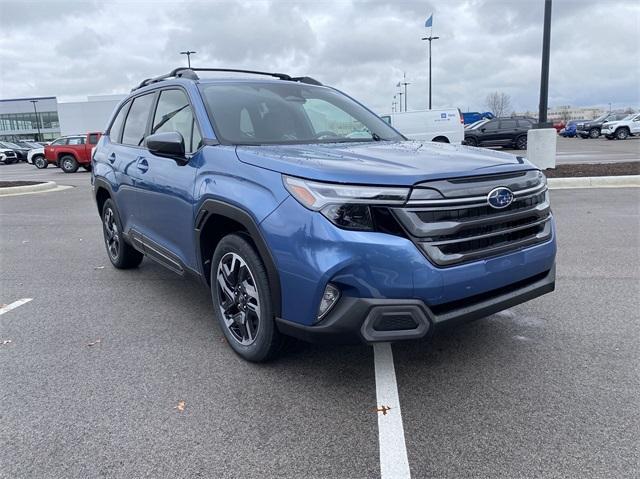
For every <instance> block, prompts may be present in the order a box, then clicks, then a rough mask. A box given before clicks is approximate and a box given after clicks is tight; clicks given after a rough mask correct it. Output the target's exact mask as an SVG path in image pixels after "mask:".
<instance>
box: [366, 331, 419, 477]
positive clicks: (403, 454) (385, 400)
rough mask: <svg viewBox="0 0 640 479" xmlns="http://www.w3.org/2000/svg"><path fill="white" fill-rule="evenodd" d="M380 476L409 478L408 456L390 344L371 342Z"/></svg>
mask: <svg viewBox="0 0 640 479" xmlns="http://www.w3.org/2000/svg"><path fill="white" fill-rule="evenodd" d="M373 357H374V364H375V369H376V398H377V402H378V403H377V407H376V414H377V415H378V442H379V444H380V476H381V477H382V479H405V478H406V479H409V478H410V477H411V472H410V471H409V459H408V458H407V447H406V445H405V442H404V428H403V426H402V414H401V413H400V400H399V398H398V385H397V384H396V371H395V368H394V366H393V352H392V351H391V344H389V343H374V345H373Z"/></svg>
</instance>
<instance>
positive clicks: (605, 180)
mask: <svg viewBox="0 0 640 479" xmlns="http://www.w3.org/2000/svg"><path fill="white" fill-rule="evenodd" d="M547 184H548V185H549V189H550V190H563V189H568V188H629V187H631V188H633V187H636V188H637V187H640V175H628V176H584V177H575V178H549V179H547Z"/></svg>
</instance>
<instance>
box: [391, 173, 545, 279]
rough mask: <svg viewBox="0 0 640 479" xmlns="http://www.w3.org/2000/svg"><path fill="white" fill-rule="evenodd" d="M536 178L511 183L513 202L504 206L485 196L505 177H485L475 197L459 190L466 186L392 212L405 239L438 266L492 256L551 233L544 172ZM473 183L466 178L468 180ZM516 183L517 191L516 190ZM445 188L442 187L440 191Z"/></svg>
mask: <svg viewBox="0 0 640 479" xmlns="http://www.w3.org/2000/svg"><path fill="white" fill-rule="evenodd" d="M537 178H538V179H537V180H536V182H535V183H534V184H533V186H532V183H531V182H529V183H523V182H521V183H519V184H514V185H509V186H512V191H513V193H514V200H513V202H512V203H511V204H510V205H509V206H508V207H506V208H503V209H495V208H493V207H492V206H490V205H489V204H488V202H487V195H488V193H489V192H490V191H491V190H492V189H494V188H496V187H499V186H504V185H505V183H503V181H504V179H503V178H499V179H497V180H495V181H494V180H491V178H487V177H483V181H484V183H483V185H482V188H481V189H477V188H475V189H474V190H473V196H459V194H458V193H459V191H463V192H464V191H470V190H464V189H462V190H460V189H458V190H456V191H453V190H451V191H449V192H448V193H449V197H447V196H445V195H444V194H443V196H444V198H442V199H433V200H426V201H420V202H419V204H418V202H414V203H412V202H411V201H409V202H408V205H409V206H408V207H405V208H395V209H394V210H393V213H394V215H395V217H396V218H397V219H398V221H399V223H400V224H401V225H402V226H403V227H404V229H405V231H406V232H407V233H408V235H409V237H410V238H411V239H412V240H413V241H414V242H415V243H416V245H417V246H418V247H419V248H420V249H421V250H422V251H423V252H424V253H425V254H426V256H427V257H428V258H429V259H430V260H431V261H432V262H433V263H434V264H436V265H438V266H451V265H456V264H460V263H463V262H468V261H476V260H479V259H485V258H490V257H494V256H498V255H501V254H505V253H508V252H511V251H514V250H517V249H521V248H524V247H527V246H531V245H533V244H537V243H541V242H543V241H546V240H548V239H549V238H550V237H551V221H550V220H551V209H550V206H549V199H548V193H547V187H546V184H545V181H544V177H543V176H541V175H539V176H538V177H537ZM473 181H474V180H473V179H472V178H470V179H469V183H472V182H473ZM458 182H459V181H458ZM441 183H442V182H441ZM450 183H453V182H450ZM425 186H427V187H429V188H433V186H430V185H428V184H425ZM518 186H520V189H516V187H518ZM462 187H463V185H461V186H460V188H462ZM434 189H435V188H434ZM443 189H444V188H443V187H442V185H441V188H440V191H442V190H443Z"/></svg>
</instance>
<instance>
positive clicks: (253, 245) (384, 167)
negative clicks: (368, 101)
mask: <svg viewBox="0 0 640 479" xmlns="http://www.w3.org/2000/svg"><path fill="white" fill-rule="evenodd" d="M201 71H216V72H220V71H223V72H235V73H234V75H235V78H234V77H233V76H234V75H231V76H232V78H228V77H229V76H230V75H227V77H226V78H219V77H218V78H209V79H207V78H202V79H201V78H199V76H198V72H201ZM238 73H241V74H243V75H241V77H240V78H238V75H237V74H238ZM92 161H93V168H92V185H93V190H94V193H95V199H96V202H97V206H98V212H99V214H100V216H101V219H102V224H103V232H104V241H105V245H106V248H107V253H108V256H109V258H110V260H111V262H112V263H113V265H114V266H115V267H116V268H122V269H126V268H134V267H136V266H138V265H139V264H140V262H141V261H142V259H143V257H144V256H147V257H149V258H151V259H153V260H155V261H157V262H158V263H160V264H161V265H163V266H165V267H167V268H168V269H170V270H172V271H174V272H175V273H177V274H179V275H183V276H186V275H193V276H196V277H198V278H200V279H201V280H202V281H203V282H204V283H205V284H206V285H207V287H208V288H210V291H211V296H212V299H213V316H214V317H215V319H216V320H217V322H218V323H219V325H220V328H221V329H222V331H223V332H224V334H225V337H226V338H227V340H228V343H229V345H230V346H231V347H232V348H233V349H234V350H235V351H236V352H237V353H238V354H240V355H241V356H242V357H244V358H246V359H247V360H250V361H264V360H266V359H268V358H270V357H272V356H273V355H274V354H275V353H276V352H277V351H278V349H279V346H280V344H281V341H282V338H283V336H295V337H298V338H302V339H305V340H310V341H322V340H329V341H340V342H346V341H353V340H360V341H364V342H375V341H397V340H406V339H413V338H421V337H424V336H426V335H429V334H431V332H432V331H436V330H437V329H438V328H440V327H441V326H443V325H445V324H454V323H458V322H462V321H468V320H472V319H477V318H481V317H484V316H487V315H490V314H492V313H495V312H497V311H500V310H503V309H506V308H509V307H512V306H514V305H517V304H519V303H522V302H524V301H528V300H530V299H532V298H535V297H538V296H540V295H542V294H545V293H548V292H550V291H553V289H554V285H555V254H556V242H555V226H554V219H553V216H552V213H551V209H550V206H549V197H548V192H547V185H546V179H545V177H544V175H543V174H542V172H540V171H539V170H538V169H536V168H535V167H534V166H533V165H532V164H530V163H528V162H527V161H526V160H524V159H523V158H519V157H516V156H512V155H509V154H505V153H500V152H494V151H488V150H482V149H478V148H472V147H466V146H453V145H448V144H442V143H430V142H416V141H408V140H407V139H406V138H405V137H404V136H403V135H402V134H400V133H399V132H398V131H396V130H394V129H393V128H392V127H391V126H389V125H388V124H387V123H385V122H384V121H382V120H381V119H380V118H379V117H378V116H376V115H375V114H374V113H373V112H371V111H370V110H368V109H367V108H366V107H364V106H363V105H362V104H360V103H358V102H357V101H355V100H354V99H352V98H351V97H349V96H347V95H345V94H344V93H341V92H339V91H338V90H336V89H334V88H331V87H327V86H323V85H322V84H321V83H319V82H318V81H316V80H314V79H312V78H309V77H290V76H288V75H285V74H280V73H264V72H250V71H244V70H226V69H187V68H180V69H176V70H174V71H172V72H171V73H169V74H167V75H163V76H160V77H157V78H151V79H148V80H145V81H144V82H142V83H141V84H140V85H139V86H138V87H136V88H134V89H133V90H132V93H131V94H130V95H129V96H128V97H127V98H126V99H125V100H123V101H122V103H121V104H120V105H119V106H118V108H117V109H116V111H115V112H114V114H113V117H112V119H111V120H110V123H109V126H108V128H107V130H106V132H105V134H104V136H102V138H101V139H100V141H99V143H98V145H97V147H96V149H95V152H94V156H93V160H92Z"/></svg>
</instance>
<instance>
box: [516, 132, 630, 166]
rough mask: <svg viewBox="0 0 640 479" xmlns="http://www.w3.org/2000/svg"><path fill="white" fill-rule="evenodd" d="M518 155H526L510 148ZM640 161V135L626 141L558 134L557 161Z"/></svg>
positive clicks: (563, 162)
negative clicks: (569, 136)
mask: <svg viewBox="0 0 640 479" xmlns="http://www.w3.org/2000/svg"><path fill="white" fill-rule="evenodd" d="M504 151H508V152H510V153H513V154H516V155H524V156H527V155H526V152H523V151H520V150H508V149H505V150H504ZM621 161H640V136H635V137H629V138H628V139H626V140H624V141H619V140H607V139H606V138H605V137H604V136H601V137H600V138H597V139H591V138H589V139H582V138H563V137H561V136H558V143H557V156H556V163H557V164H559V165H561V164H567V163H616V162H621Z"/></svg>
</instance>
